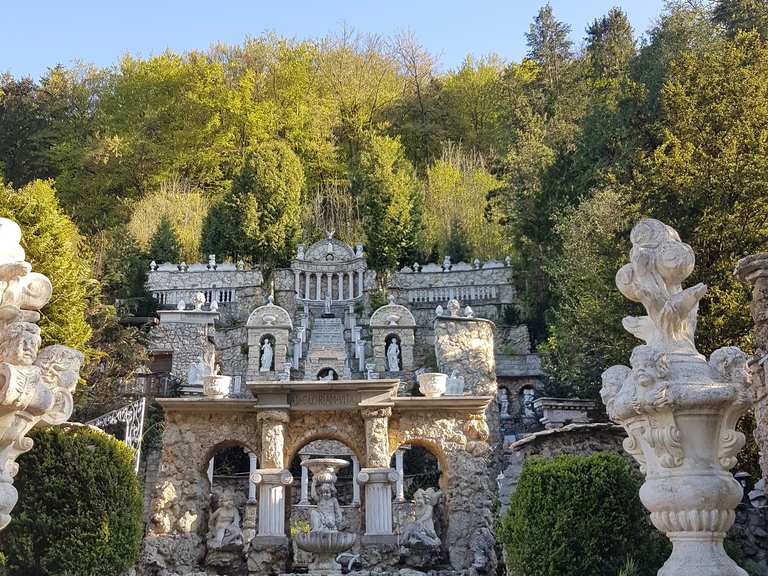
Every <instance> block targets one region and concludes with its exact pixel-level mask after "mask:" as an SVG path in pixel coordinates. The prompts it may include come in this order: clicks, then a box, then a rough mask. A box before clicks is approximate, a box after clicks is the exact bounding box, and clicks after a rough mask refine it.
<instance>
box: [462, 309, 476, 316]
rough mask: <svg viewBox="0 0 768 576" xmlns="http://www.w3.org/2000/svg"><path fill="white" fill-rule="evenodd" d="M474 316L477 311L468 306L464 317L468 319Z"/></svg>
mask: <svg viewBox="0 0 768 576" xmlns="http://www.w3.org/2000/svg"><path fill="white" fill-rule="evenodd" d="M474 316H475V311H474V310H472V308H471V307H469V306H466V307H465V308H464V317H466V318H474Z"/></svg>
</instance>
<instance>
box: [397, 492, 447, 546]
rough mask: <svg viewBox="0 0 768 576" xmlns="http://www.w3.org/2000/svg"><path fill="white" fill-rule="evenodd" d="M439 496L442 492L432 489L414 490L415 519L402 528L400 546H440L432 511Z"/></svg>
mask: <svg viewBox="0 0 768 576" xmlns="http://www.w3.org/2000/svg"><path fill="white" fill-rule="evenodd" d="M441 496H442V492H440V491H439V490H435V489H434V488H428V489H427V490H424V489H422V488H420V489H418V490H416V493H415V494H414V495H413V502H414V504H415V509H416V518H415V519H414V520H413V521H412V522H409V523H407V524H406V525H405V526H404V527H403V530H402V532H401V533H400V545H401V546H408V545H410V544H416V543H418V542H421V543H423V544H426V545H427V546H440V538H438V536H437V533H436V532H435V521H434V509H435V506H437V503H438V502H439V501H440V497H441Z"/></svg>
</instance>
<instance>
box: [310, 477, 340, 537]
mask: <svg viewBox="0 0 768 576" xmlns="http://www.w3.org/2000/svg"><path fill="white" fill-rule="evenodd" d="M311 495H312V500H314V501H315V503H316V504H317V508H315V509H314V510H312V513H311V515H310V517H309V526H310V529H309V530H310V532H337V531H338V529H339V525H340V524H341V507H340V506H339V501H338V500H337V499H336V486H334V482H333V481H330V482H326V481H321V482H318V481H317V478H316V477H314V476H313V477H312V487H311Z"/></svg>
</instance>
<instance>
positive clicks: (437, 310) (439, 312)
mask: <svg viewBox="0 0 768 576" xmlns="http://www.w3.org/2000/svg"><path fill="white" fill-rule="evenodd" d="M444 313H445V310H443V307H442V306H441V305H440V304H438V305H437V308H435V315H436V316H442V315H443V314H444Z"/></svg>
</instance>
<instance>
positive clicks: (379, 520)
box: [357, 407, 397, 545]
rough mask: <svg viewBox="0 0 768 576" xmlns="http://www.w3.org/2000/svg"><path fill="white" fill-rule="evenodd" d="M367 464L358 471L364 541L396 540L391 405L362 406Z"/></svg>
mask: <svg viewBox="0 0 768 576" xmlns="http://www.w3.org/2000/svg"><path fill="white" fill-rule="evenodd" d="M362 415H363V418H364V419H365V444H366V454H367V467H366V468H363V469H362V470H361V471H360V473H359V474H358V475H357V480H358V482H360V484H364V485H365V536H366V538H367V540H366V539H364V541H363V544H374V545H375V544H384V545H392V544H393V543H396V539H397V538H396V536H395V535H394V534H393V533H392V485H393V484H395V483H396V482H397V473H396V472H395V471H394V470H392V469H391V468H390V467H389V418H390V416H392V409H391V408H388V407H383V408H363V410H362Z"/></svg>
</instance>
